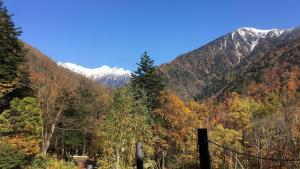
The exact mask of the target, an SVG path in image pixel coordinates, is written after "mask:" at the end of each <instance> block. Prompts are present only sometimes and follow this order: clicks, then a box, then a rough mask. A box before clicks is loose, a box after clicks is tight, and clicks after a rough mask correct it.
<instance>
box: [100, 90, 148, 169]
mask: <svg viewBox="0 0 300 169" xmlns="http://www.w3.org/2000/svg"><path fill="white" fill-rule="evenodd" d="M145 102H146V98H145V97H141V98H140V99H135V97H134V92H133V90H132V89H131V88H130V87H125V88H121V89H119V90H118V91H117V92H116V93H115V95H114V96H113V99H112V102H111V105H110V108H109V111H108V112H107V113H106V114H105V117H104V121H103V122H102V125H101V138H102V139H101V147H102V151H103V152H102V156H101V158H100V165H101V167H102V168H116V169H121V168H122V169H126V168H132V167H133V166H134V165H135V160H134V159H135V147H136V143H137V142H142V143H143V149H144V153H145V165H147V166H150V165H153V164H152V163H153V161H151V160H150V159H151V156H152V154H153V148H152V141H153V136H152V131H151V121H150V118H149V109H148V108H147V106H146V104H145Z"/></svg>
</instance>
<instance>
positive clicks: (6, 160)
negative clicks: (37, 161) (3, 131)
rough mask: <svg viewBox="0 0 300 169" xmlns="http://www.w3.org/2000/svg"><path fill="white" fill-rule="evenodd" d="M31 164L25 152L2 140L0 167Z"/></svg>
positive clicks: (17, 166)
mask: <svg viewBox="0 0 300 169" xmlns="http://www.w3.org/2000/svg"><path fill="white" fill-rule="evenodd" d="M28 164H29V161H28V160H27V159H26V155H25V153H24V152H22V151H20V150H19V149H18V148H17V147H16V146H15V145H13V144H10V143H8V142H6V141H3V140H0V168H2V169H18V168H22V167H24V166H26V165H28Z"/></svg>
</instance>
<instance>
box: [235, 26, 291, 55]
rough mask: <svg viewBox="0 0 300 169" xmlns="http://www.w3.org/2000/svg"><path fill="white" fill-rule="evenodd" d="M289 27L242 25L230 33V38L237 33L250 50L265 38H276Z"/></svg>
mask: <svg viewBox="0 0 300 169" xmlns="http://www.w3.org/2000/svg"><path fill="white" fill-rule="evenodd" d="M286 31H289V29H268V30H264V29H257V28H253V27H242V28H239V29H236V30H235V31H233V32H232V33H231V36H232V39H233V38H234V37H235V36H236V35H237V34H238V35H239V36H240V37H241V38H242V39H243V40H244V41H245V42H246V43H247V44H248V45H249V48H250V51H252V50H253V49H254V48H255V47H256V46H257V45H258V44H259V42H260V40H261V39H265V38H276V37H279V36H280V35H282V34H283V33H284V32H286Z"/></svg>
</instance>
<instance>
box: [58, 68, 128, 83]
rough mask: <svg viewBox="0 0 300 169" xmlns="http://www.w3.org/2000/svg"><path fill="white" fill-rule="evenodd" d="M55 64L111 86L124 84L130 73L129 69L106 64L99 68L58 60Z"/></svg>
mask: <svg viewBox="0 0 300 169" xmlns="http://www.w3.org/2000/svg"><path fill="white" fill-rule="evenodd" d="M57 64H58V65H60V66H62V67H64V68H66V69H69V70H71V71H73V72H76V73H79V74H81V75H84V76H86V77H88V78H91V79H93V80H95V81H97V82H100V83H103V84H106V85H108V86H111V87H121V86H123V85H125V84H126V83H127V82H128V81H129V79H130V75H131V72H130V71H129V70H125V69H123V68H118V67H109V66H106V65H103V66H101V67H99V68H86V67H83V66H80V65H76V64H74V63H62V62H58V63H57Z"/></svg>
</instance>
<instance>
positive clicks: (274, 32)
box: [236, 27, 286, 38]
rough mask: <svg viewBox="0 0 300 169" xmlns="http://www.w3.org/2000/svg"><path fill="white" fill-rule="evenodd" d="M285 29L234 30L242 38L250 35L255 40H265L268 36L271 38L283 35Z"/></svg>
mask: <svg viewBox="0 0 300 169" xmlns="http://www.w3.org/2000/svg"><path fill="white" fill-rule="evenodd" d="M285 31H286V30H285V29H268V30H264V29H257V28H253V27H242V28H239V29H237V30H236V32H238V33H239V34H240V35H241V36H242V37H244V36H246V35H250V36H253V37H256V38H266V37H267V36H268V35H269V36H271V37H273V36H280V35H281V34H282V33H284V32H285Z"/></svg>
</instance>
